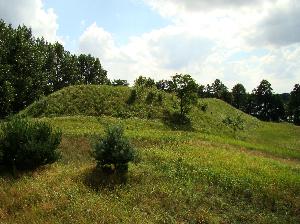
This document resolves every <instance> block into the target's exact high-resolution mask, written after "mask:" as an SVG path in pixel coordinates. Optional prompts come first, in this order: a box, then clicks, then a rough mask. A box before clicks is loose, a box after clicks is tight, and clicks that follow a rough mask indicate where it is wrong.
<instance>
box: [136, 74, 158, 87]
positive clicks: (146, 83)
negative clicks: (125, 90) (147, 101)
mask: <svg viewBox="0 0 300 224" xmlns="http://www.w3.org/2000/svg"><path fill="white" fill-rule="evenodd" d="M134 86H141V87H145V88H151V87H154V86H155V81H154V79H151V78H150V77H149V78H147V77H144V76H139V77H138V78H137V79H136V80H135V81H134Z"/></svg>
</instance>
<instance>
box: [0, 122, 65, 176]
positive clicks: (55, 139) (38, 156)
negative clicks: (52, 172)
mask: <svg viewBox="0 0 300 224" xmlns="http://www.w3.org/2000/svg"><path fill="white" fill-rule="evenodd" d="M60 141H61V132H59V131H53V130H52V128H51V126H50V125H49V124H46V123H44V122H30V121H28V120H27V119H22V118H14V119H13V120H11V121H9V122H7V123H4V124H3V125H2V134H1V135H0V155H1V157H0V164H2V165H4V167H6V168H8V169H12V170H13V171H15V170H16V169H18V170H27V169H34V168H37V167H38V166H41V165H45V164H50V163H53V162H55V161H56V160H57V159H58V158H59V153H58V152H57V148H58V145H59V144H60Z"/></svg>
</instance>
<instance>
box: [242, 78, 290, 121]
mask: <svg viewBox="0 0 300 224" xmlns="http://www.w3.org/2000/svg"><path fill="white" fill-rule="evenodd" d="M248 107H249V108H248V109H250V111H249V110H248V111H247V112H249V113H250V114H251V115H253V116H255V117H257V118H259V119H261V120H263V121H280V120H284V119H285V110H284V105H283V102H282V99H281V98H280V97H279V96H277V95H274V94H273V89H272V87H271V84H270V83H269V82H268V81H267V80H262V81H261V82H260V84H259V85H258V87H257V88H256V89H254V90H253V91H252V96H250V97H249V101H248Z"/></svg>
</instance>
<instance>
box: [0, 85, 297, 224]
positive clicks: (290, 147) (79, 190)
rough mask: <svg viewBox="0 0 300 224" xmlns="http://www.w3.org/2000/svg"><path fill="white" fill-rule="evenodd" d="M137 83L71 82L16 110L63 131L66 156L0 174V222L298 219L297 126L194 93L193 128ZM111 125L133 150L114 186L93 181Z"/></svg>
mask: <svg viewBox="0 0 300 224" xmlns="http://www.w3.org/2000/svg"><path fill="white" fill-rule="evenodd" d="M139 91H141V92H139V95H138V96H139V97H138V98H137V99H136V101H135V102H134V103H131V104H128V103H127V101H128V99H129V98H130V95H131V89H130V88H128V87H111V86H73V87H68V88H65V89H63V90H61V91H58V92H56V93H53V94H52V95H49V96H48V97H45V98H43V99H41V100H40V101H37V102H35V103H34V104H32V105H31V106H30V107H28V108H26V109H25V110H24V111H22V112H21V114H22V115H23V116H31V117H33V118H31V119H32V120H33V121H36V120H39V121H45V122H48V123H50V124H51V125H52V126H53V127H54V128H59V129H61V130H62V132H63V140H62V143H61V145H60V151H61V153H62V157H61V159H60V160H59V161H58V162H56V163H54V164H52V165H48V166H45V167H42V168H40V169H38V170H35V171H32V172H30V173H25V174H20V177H19V178H18V179H17V180H16V179H15V178H13V177H11V176H10V175H7V174H1V175H0V189H1V191H0V198H1V200H0V223H28V222H32V220H35V223H278V224H282V223H295V224H296V223H299V222H300V216H299V210H300V204H299V202H300V151H299V149H300V138H299V136H300V128H299V127H297V126H293V125H291V124H286V123H280V124H277V123H266V122H261V121H258V120H257V119H255V118H252V117H251V116H248V115H246V114H244V113H242V112H240V111H238V110H236V109H235V108H233V107H231V106H230V105H228V104H226V103H224V102H222V101H220V100H216V99H202V100H199V105H198V106H195V107H194V108H193V109H192V111H191V113H190V118H191V120H192V122H191V123H192V128H191V129H189V130H186V129H181V128H180V127H172V126H169V125H166V124H165V123H164V122H163V121H162V119H161V118H162V117H161V116H162V115H163V110H164V109H172V108H173V103H172V101H173V100H175V99H173V100H172V98H173V96H172V95H169V94H166V93H162V92H157V91H155V94H154V95H155V96H158V95H159V94H162V96H163V97H162V98H163V100H162V101H160V102H158V101H153V102H152V103H149V101H147V102H148V103H147V102H146V99H147V95H148V92H149V91H154V90H139ZM154 98H155V99H157V98H156V97H154ZM204 104H207V106H208V107H207V110H206V111H202V110H201V105H204ZM99 111H100V112H99ZM116 111H118V112H117V113H116ZM149 113H151V116H148V115H149ZM88 115H89V116H88ZM227 116H230V117H236V116H241V118H242V119H243V121H244V129H243V130H241V131H238V132H236V133H235V132H234V131H233V129H232V128H230V127H227V126H226V125H225V124H224V123H223V120H224V118H226V117H227ZM108 124H119V125H121V126H123V127H124V130H125V135H126V136H127V137H128V138H129V140H130V142H131V143H132V144H133V146H134V147H135V148H136V150H137V152H138V155H139V160H138V161H136V162H135V163H131V164H130V166H129V174H128V180H127V183H126V184H124V185H116V186H113V187H107V186H103V185H99V180H100V179H101V178H102V177H101V176H99V175H98V174H97V173H95V169H94V168H95V161H94V159H93V158H92V157H91V153H90V152H91V143H93V142H94V141H95V139H96V138H99V136H102V134H103V131H104V128H105V127H106V126H107V125H108Z"/></svg>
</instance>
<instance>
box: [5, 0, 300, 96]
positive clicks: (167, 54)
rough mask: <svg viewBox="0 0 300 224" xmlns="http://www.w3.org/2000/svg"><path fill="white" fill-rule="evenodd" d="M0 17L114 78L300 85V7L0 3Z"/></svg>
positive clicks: (208, 2)
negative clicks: (92, 59) (92, 61)
mask: <svg viewBox="0 0 300 224" xmlns="http://www.w3.org/2000/svg"><path fill="white" fill-rule="evenodd" d="M0 17H1V18H2V19H3V20H4V21H6V22H7V23H12V24H13V25H14V26H17V25H19V24H25V25H27V26H30V27H32V30H33V32H34V34H35V35H36V36H44V37H45V38H46V39H47V40H49V41H51V42H54V41H59V42H61V43H63V44H64V46H65V48H66V49H67V50H69V51H71V52H72V53H76V54H79V53H90V54H92V55H94V56H96V57H99V58H100V60H101V63H102V65H103V67H104V68H105V69H106V70H107V71H108V74H109V78H112V79H113V78H121V79H127V80H128V81H130V82H132V81H133V80H134V79H135V78H136V77H138V76H139V75H144V76H151V77H153V78H155V79H156V80H158V79H163V78H169V77H170V76H171V75H174V74H175V73H185V74H186V73H188V74H190V75H192V76H193V77H194V78H195V79H196V80H197V82H199V83H201V84H207V83H211V82H213V81H214V80H215V79H216V78H219V79H221V80H222V81H223V82H224V83H225V84H226V85H227V86H228V87H229V88H231V87H232V86H233V85H234V84H236V83H238V82H240V83H243V84H244V85H245V87H246V88H247V90H248V91H249V92H250V91H252V89H253V88H255V87H256V86H257V85H258V84H259V82H260V81H261V80H262V79H267V80H269V81H270V82H271V84H272V87H273V89H274V91H276V92H290V91H291V90H292V88H293V86H294V84H295V83H299V82H300V0H251V1H249V0H184V1H183V0H109V1H108V0H84V1H83V0H9V1H7V0H0Z"/></svg>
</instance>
